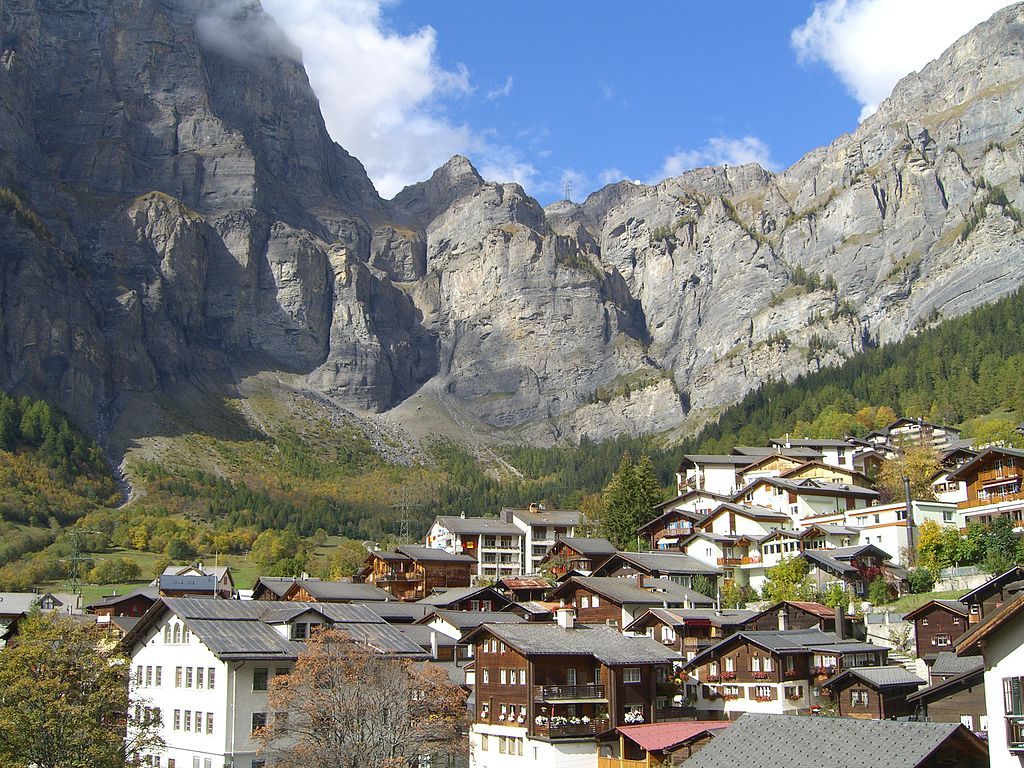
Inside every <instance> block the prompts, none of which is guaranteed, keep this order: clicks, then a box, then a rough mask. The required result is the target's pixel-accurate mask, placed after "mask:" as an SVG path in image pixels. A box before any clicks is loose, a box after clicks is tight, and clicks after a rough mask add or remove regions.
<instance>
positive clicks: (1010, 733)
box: [1006, 715, 1024, 753]
mask: <svg viewBox="0 0 1024 768" xmlns="http://www.w3.org/2000/svg"><path fill="white" fill-rule="evenodd" d="M1006 747H1007V749H1009V750H1010V751H1011V752H1015V753H1024V717H1022V716H1020V715H1009V716H1008V717H1007V718H1006Z"/></svg>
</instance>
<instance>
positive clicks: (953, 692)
mask: <svg viewBox="0 0 1024 768" xmlns="http://www.w3.org/2000/svg"><path fill="white" fill-rule="evenodd" d="M907 699H908V702H909V703H910V704H911V705H913V707H914V714H915V715H916V716H917V718H918V719H919V720H924V719H928V720H930V721H931V722H934V723H963V724H964V725H965V726H967V728H969V729H970V730H972V731H980V730H983V728H982V726H983V724H985V722H986V719H987V710H986V705H985V673H984V670H980V669H979V670H977V671H974V672H969V673H967V674H965V675H958V676H957V677H952V678H949V679H948V680H944V681H942V682H940V683H936V684H935V685H930V686H928V687H927V688H922V689H921V690H919V691H917V692H916V693H912V694H910V696H908V697H907Z"/></svg>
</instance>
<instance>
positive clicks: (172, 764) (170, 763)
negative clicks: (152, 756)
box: [167, 757, 174, 768]
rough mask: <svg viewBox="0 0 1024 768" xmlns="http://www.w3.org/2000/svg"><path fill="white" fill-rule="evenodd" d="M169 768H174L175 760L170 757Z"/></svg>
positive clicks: (168, 759) (168, 760)
mask: <svg viewBox="0 0 1024 768" xmlns="http://www.w3.org/2000/svg"><path fill="white" fill-rule="evenodd" d="M167 768H174V758H173V757H168V758H167Z"/></svg>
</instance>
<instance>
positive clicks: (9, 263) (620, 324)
mask: <svg viewBox="0 0 1024 768" xmlns="http://www.w3.org/2000/svg"><path fill="white" fill-rule="evenodd" d="M0 14H2V15H0V30H2V32H0V105H2V109H0V150H2V151H0V188H2V190H0V243H2V253H0V270H2V272H0V279H2V283H0V386H3V387H4V388H5V389H9V390H13V391H17V392H31V393H34V394H37V395H43V396H46V397H48V398H50V399H51V400H53V401H54V402H57V403H59V404H60V405H61V406H62V407H64V408H65V409H67V410H68V411H70V412H71V413H72V414H73V415H74V416H75V417H76V418H78V419H79V420H80V422H81V423H83V424H84V425H85V426H86V427H87V428H91V429H93V430H94V431H100V430H101V427H103V425H109V423H110V421H111V420H112V419H116V416H117V413H118V408H119V403H120V402H121V400H122V399H123V398H124V397H125V396H128V395H130V396H131V397H132V398H137V397H139V396H143V397H147V396H149V397H159V396H160V394H161V393H164V392H169V391H174V390H175V389H176V388H178V387H181V386H189V387H192V388H195V389H197V390H200V391H209V392H210V394H211V396H215V397H220V396H222V393H223V386H224V384H225V382H227V383H228V384H230V382H232V381H233V380H236V379H237V377H239V376H241V375H245V374H246V373H248V372H253V371H272V372H278V373H280V374H281V375H282V376H288V377H291V378H290V380H293V381H297V382H298V383H299V385H300V386H302V387H304V388H307V389H309V390H312V391H313V392H314V393H320V394H322V395H326V396H328V397H329V398H332V399H333V400H335V401H336V402H338V403H341V404H345V405H348V406H350V407H356V408H359V409H363V410H366V411H371V412H373V411H377V412H379V411H385V410H387V409H389V408H391V407H392V406H394V405H395V404H397V403H399V402H401V401H403V400H404V399H406V398H408V397H409V396H410V395H411V394H413V393H414V392H416V391H417V390H418V389H419V388H420V387H421V385H422V384H423V383H424V382H426V381H427V380H429V379H432V378H436V381H437V383H438V384H439V385H440V386H439V387H437V388H433V389H434V391H437V390H439V391H441V392H443V393H444V397H445V398H446V402H449V403H454V404H456V405H457V406H458V407H460V408H461V409H462V410H463V411H464V412H466V413H468V414H470V415H471V416H472V417H474V418H475V419H477V420H478V421H479V422H481V423H483V424H485V425H490V426H492V427H496V428H502V429H513V430H515V431H516V434H519V435H523V436H527V437H529V439H542V440H543V439H552V438H556V437H570V438H574V437H578V436H580V435H589V436H592V437H604V436H608V435H611V434H615V433H619V432H623V431H629V432H640V431H656V430H663V429H669V428H672V427H675V426H678V425H679V424H681V423H682V422H683V421H684V420H685V419H687V417H688V416H691V415H692V414H700V413H709V412H711V411H713V409H715V408H716V407H718V406H720V405H721V404H723V403H728V402H731V401H733V400H735V399H736V398H738V397H740V396H741V395H742V394H743V393H744V392H745V391H747V390H748V389H750V388H751V387H753V386H756V385H757V384H758V383H759V382H761V381H764V380H765V379H767V378H769V377H779V376H787V377H791V376H795V375H796V374H798V373H800V372H803V371H806V370H808V369H813V368H815V367H818V366H821V365H828V364H832V363H835V362H838V361H840V360H841V359H842V358H843V357H844V356H847V355H850V354H852V353H855V352H857V351H858V350H860V349H863V348H864V347H865V346H866V345H871V344H877V343H883V342H886V341H890V340H893V339H898V338H901V337H903V336H904V335H906V334H907V333H910V332H912V331H913V330H914V329H915V328H918V327H920V326H922V325H923V324H927V323H929V322H934V321H935V320H937V319H939V318H941V317H946V316H951V315H955V314H959V313H962V312H964V311H967V310H969V309H971V308H972V307H975V306H977V305H979V304H981V303H984V302H987V301H991V300H993V299H995V298H998V297H999V296H1001V295H1004V294H1006V293H1008V292H1010V291H1012V290H1014V289H1016V288H1017V287H1018V286H1019V285H1020V284H1021V282H1022V280H1024V253H1022V242H1024V234H1022V231H1021V230H1022V219H1021V214H1020V213H1019V211H1021V210H1024V200H1022V199H1021V198H1022V192H1021V187H1022V179H1024V149H1022V143H1021V125H1022V114H1024V56H1022V55H1021V54H1022V50H1021V49H1022V46H1024V7H1022V6H1014V7H1011V8H1008V9H1005V10H1004V11H1001V12H1000V13H998V14H997V15H996V16H995V17H993V19H992V20H990V21H989V22H987V23H986V24H983V25H981V26H979V27H978V28H977V29H975V30H974V31H972V32H971V33H970V34H968V35H967V36H965V37H964V38H963V39H961V40H960V41H959V42H958V43H957V44H956V45H954V46H953V47H952V48H950V50H949V51H947V52H946V53H945V54H944V55H943V56H942V57H941V58H940V59H938V60H937V61H935V62H933V63H932V64H930V65H929V66H928V67H926V68H925V69H924V70H922V71H921V72H920V73H916V74H913V75H910V76H908V77H907V78H905V79H904V80H903V81H902V82H901V83H900V84H899V85H898V86H897V88H896V89H895V90H894V92H893V94H892V96H891V98H889V99H888V100H887V101H885V102H884V103H883V104H882V105H881V106H880V108H879V110H878V112H877V113H876V114H875V115H873V116H872V117H871V118H869V119H868V120H866V121H865V122H864V123H863V124H862V125H861V126H859V127H858V128H857V130H856V131H854V132H853V133H851V134H848V135H845V136H842V137H840V138H838V139H837V140H836V141H835V142H833V143H832V144H831V145H829V146H827V147H822V148H819V149H817V150H814V151H813V152H811V153H809V154H808V155H807V156H805V157H804V158H803V159H801V160H800V161H799V162H798V163H796V164H795V165H794V166H793V167H791V168H789V169H787V170H786V171H784V172H782V173H778V174H772V173H770V172H768V171H765V170H764V169H762V168H760V167H757V166H753V165H751V166H741V167H731V168H703V169H697V170H694V171H690V172H688V173H686V174H684V175H682V176H680V177H678V178H674V179H667V180H665V181H664V182H662V183H660V184H658V185H656V186H651V187H648V186H644V185H637V184H631V183H628V182H623V183H620V184H617V185H613V186H611V187H607V188H605V189H602V190H600V191H599V192H597V193H595V194H593V195H591V196H590V198H588V199H587V200H586V201H585V202H583V203H582V204H573V203H569V202H560V203H557V204H554V205H552V206H549V207H548V208H547V209H546V210H545V209H542V208H541V207H540V206H539V205H538V204H537V202H536V201H534V200H533V199H532V198H530V197H529V196H528V195H527V194H526V193H525V192H524V191H523V190H522V189H521V188H520V187H518V186H517V185H514V184H495V183H489V182H487V181H485V180H484V179H482V178H481V177H480V175H479V174H478V173H477V171H476V170H475V169H474V168H473V166H472V165H471V164H470V163H469V161H468V160H466V159H465V158H460V157H456V158H453V159H452V160H451V161H450V162H449V163H447V164H446V165H445V166H443V167H442V168H440V169H438V170H437V171H436V172H435V173H434V175H433V176H432V177H431V178H430V179H429V180H427V181H425V182H422V183H420V184H415V185H413V186H411V187H408V188H407V189H405V190H404V191H402V192H401V193H400V194H399V195H398V196H396V197H395V198H394V200H391V201H383V200H381V199H380V198H379V197H378V195H377V193H376V192H375V190H374V189H373V186H372V184H371V183H370V181H369V179H368V178H367V177H366V174H365V172H364V171H363V168H362V166H361V165H360V163H359V162H358V161H357V160H356V159H354V158H353V157H351V156H350V155H349V154H348V153H346V152H345V150H343V149H342V148H341V147H339V146H337V145H336V144H334V143H333V142H332V141H331V140H330V138H329V136H328V135H327V132H326V130H325V128H324V124H323V120H322V119H321V117H320V113H319V109H318V106H317V102H316V98H315V95H314V94H313V93H312V91H311V90H310V88H309V84H308V82H307V80H306V77H305V73H304V71H303V69H302V66H301V63H300V60H299V57H298V54H297V52H296V51H295V50H294V49H293V48H292V46H291V45H290V43H288V41H287V40H286V39H285V38H284V37H283V35H282V34H281V33H280V31H279V30H278V29H277V28H276V26H275V25H274V24H273V22H272V21H271V20H270V19H269V17H267V16H266V14H264V13H263V12H262V10H261V9H260V7H259V5H258V2H256V0H252V1H251V2H248V1H247V0H231V2H227V0H220V1H217V2H209V1H208V0H78V1H77V2H75V3H68V2H66V1H65V0H8V2H7V3H4V4H3V5H2V6H0ZM256 52H258V54H257V53H256ZM104 428H105V427H104Z"/></svg>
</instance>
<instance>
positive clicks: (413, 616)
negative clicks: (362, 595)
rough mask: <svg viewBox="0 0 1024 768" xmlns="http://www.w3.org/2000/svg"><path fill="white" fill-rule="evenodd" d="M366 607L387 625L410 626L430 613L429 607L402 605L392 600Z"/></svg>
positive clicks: (411, 604) (415, 604)
mask: <svg viewBox="0 0 1024 768" xmlns="http://www.w3.org/2000/svg"><path fill="white" fill-rule="evenodd" d="M368 607H369V608H370V610H371V611H373V612H374V613H375V614H377V615H378V616H380V617H381V618H382V619H384V621H386V622H388V623H389V624H412V623H413V622H414V621H416V620H417V619H422V618H423V617H424V616H426V615H427V614H428V613H430V611H431V607H430V606H429V605H420V604H418V603H403V602H400V601H398V600H392V601H391V602H389V603H376V602H375V603H373V604H371V605H370V606H368Z"/></svg>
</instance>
